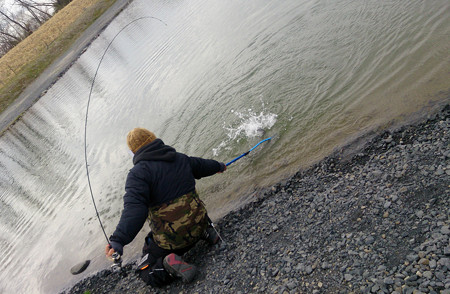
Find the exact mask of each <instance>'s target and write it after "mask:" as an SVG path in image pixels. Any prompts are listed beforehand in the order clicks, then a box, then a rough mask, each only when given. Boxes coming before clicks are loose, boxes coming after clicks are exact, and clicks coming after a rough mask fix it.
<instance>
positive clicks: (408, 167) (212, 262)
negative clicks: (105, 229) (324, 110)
mask: <svg viewBox="0 0 450 294" xmlns="http://www.w3.org/2000/svg"><path fill="white" fill-rule="evenodd" d="M449 139H450V106H449V105H447V106H445V107H444V108H443V109H442V110H441V111H440V112H439V113H437V114H436V115H434V116H433V117H429V118H428V119H426V120H425V121H422V122H419V123H415V124H413V125H407V126H403V127H400V128H399V129H396V130H393V131H385V132H383V133H381V134H379V135H377V136H376V137H374V138H373V139H372V140H371V141H370V142H368V144H366V145H365V146H366V147H364V148H363V149H362V150H360V151H359V152H358V153H357V154H355V155H353V156H352V157H351V158H349V159H345V160H344V159H342V158H341V157H342V151H336V152H335V153H334V154H333V155H331V156H330V157H327V158H325V159H324V160H322V161H321V162H319V163H317V164H315V165H314V166H312V167H310V168H309V169H307V170H304V171H303V170H302V171H299V172H298V173H297V174H295V175H294V176H293V177H291V178H290V179H288V180H287V181H286V182H284V183H280V184H277V185H275V186H273V187H271V188H269V189H267V190H266V191H265V192H262V193H261V194H260V195H258V198H257V199H256V200H255V201H254V202H252V203H250V204H248V205H246V206H245V207H243V208H241V209H239V210H238V211H234V212H231V213H229V214H228V215H226V216H225V217H224V218H223V219H221V220H220V221H219V222H218V224H217V227H218V230H219V231H220V234H221V236H222V237H223V239H224V240H225V242H224V243H222V244H221V245H220V246H215V247H211V246H207V245H206V244H204V243H203V241H202V242H199V243H198V245H197V246H196V247H195V248H194V249H192V250H191V251H190V252H188V253H187V254H186V255H185V259H186V260H187V261H188V262H191V263H193V264H195V265H197V266H198V268H199V274H198V277H197V279H196V280H195V281H194V282H193V283H191V284H183V283H182V282H181V281H176V282H174V283H172V284H171V285H168V286H166V287H163V288H158V289H154V288H151V287H148V286H146V285H145V284H144V283H143V282H141V281H140V280H139V279H138V278H137V276H136V275H135V274H134V273H133V269H132V265H127V266H125V267H124V272H125V273H126V274H127V275H126V276H125V275H123V274H119V273H111V272H110V271H109V270H104V271H101V272H99V273H97V274H95V275H93V276H91V277H89V278H87V279H85V280H83V281H80V282H79V283H78V284H76V285H75V286H73V287H72V288H71V289H68V290H66V291H64V292H63V293H67V294H68V293H408V294H409V293H415V294H418V293H442V294H444V293H445V294H450V239H449V237H450V228H449V225H450V197H449V196H450V193H449V191H450V181H449V179H450V162H449V157H450V146H449V142H450V140H449Z"/></svg>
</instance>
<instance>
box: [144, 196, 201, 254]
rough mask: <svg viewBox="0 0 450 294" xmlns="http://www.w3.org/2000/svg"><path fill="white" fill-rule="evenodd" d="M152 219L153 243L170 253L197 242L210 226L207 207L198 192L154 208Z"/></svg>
mask: <svg viewBox="0 0 450 294" xmlns="http://www.w3.org/2000/svg"><path fill="white" fill-rule="evenodd" d="M149 220H150V227H151V230H152V233H153V240H154V241H155V243H156V244H157V245H158V246H159V247H161V248H163V249H168V250H176V249H181V248H185V247H188V246H190V245H192V244H194V243H196V242H197V241H198V240H199V239H200V237H201V235H202V234H203V232H204V231H205V229H206V227H207V226H208V216H207V214H206V208H205V205H204V204H203V202H202V201H201V200H200V198H199V197H198V194H197V192H195V191H194V192H190V193H187V194H185V195H182V196H180V197H178V198H176V199H174V200H172V201H170V202H168V203H164V204H162V205H158V206H154V207H151V208H150V209H149Z"/></svg>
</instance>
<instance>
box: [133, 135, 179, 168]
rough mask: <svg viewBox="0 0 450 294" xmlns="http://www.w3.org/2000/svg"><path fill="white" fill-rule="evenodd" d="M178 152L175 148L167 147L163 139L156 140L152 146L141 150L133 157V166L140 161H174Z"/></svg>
mask: <svg viewBox="0 0 450 294" xmlns="http://www.w3.org/2000/svg"><path fill="white" fill-rule="evenodd" d="M175 157H176V150H175V148H173V147H170V146H168V145H165V144H164V142H163V141H162V140H161V139H156V140H154V141H153V142H151V143H150V144H147V145H145V146H144V147H142V148H141V149H139V150H138V151H137V152H136V154H135V155H134V157H133V164H134V165H136V164H137V163H138V162H139V161H144V160H147V161H174V160H175Z"/></svg>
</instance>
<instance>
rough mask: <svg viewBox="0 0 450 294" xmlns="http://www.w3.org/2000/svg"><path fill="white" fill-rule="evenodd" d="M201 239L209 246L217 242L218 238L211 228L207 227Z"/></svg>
mask: <svg viewBox="0 0 450 294" xmlns="http://www.w3.org/2000/svg"><path fill="white" fill-rule="evenodd" d="M203 239H204V240H206V242H208V243H209V244H211V245H215V244H217V243H218V242H219V240H220V237H219V234H217V232H216V230H214V228H213V227H207V228H206V230H205V232H204V233H203Z"/></svg>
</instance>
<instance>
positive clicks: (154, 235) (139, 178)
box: [106, 128, 226, 286]
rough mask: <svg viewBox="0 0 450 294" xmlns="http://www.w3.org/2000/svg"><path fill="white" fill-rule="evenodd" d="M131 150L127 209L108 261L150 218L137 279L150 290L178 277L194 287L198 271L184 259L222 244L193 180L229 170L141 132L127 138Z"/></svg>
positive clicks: (131, 133) (133, 133)
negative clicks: (205, 245)
mask: <svg viewBox="0 0 450 294" xmlns="http://www.w3.org/2000/svg"><path fill="white" fill-rule="evenodd" d="M127 144H128V147H129V148H130V150H131V151H132V152H133V153H134V157H133V164H134V166H133V168H132V169H131V170H130V171H129V173H128V176H127V180H126V185H125V192H126V193H125V195H124V197H123V199H124V209H123V211H122V215H121V217H120V221H119V224H118V225H117V227H116V230H115V231H114V233H113V234H112V235H111V237H110V245H109V244H108V245H107V246H106V255H107V256H108V257H111V256H112V254H113V253H114V252H117V253H119V254H120V255H122V254H123V247H124V246H125V245H127V244H129V243H130V242H131V241H132V240H133V239H134V238H135V237H136V235H137V234H138V233H139V231H140V230H141V228H142V226H143V225H144V223H145V220H146V219H147V218H148V219H149V222H150V228H151V232H150V233H149V234H148V235H147V237H146V238H145V244H144V248H143V249H142V252H143V257H142V259H141V261H140V263H139V266H138V267H139V269H138V273H139V276H140V277H141V278H142V279H143V280H144V281H145V282H146V283H147V284H149V285H152V286H163V285H165V284H167V283H169V282H171V281H172V280H173V279H174V277H177V278H182V279H183V281H185V282H191V281H192V280H193V279H194V277H195V273H196V268H195V266H193V265H190V264H188V263H186V262H185V261H183V260H182V258H181V256H182V255H183V254H184V253H186V252H187V251H189V249H191V248H192V247H193V246H194V245H195V243H197V241H199V240H200V239H205V240H207V241H208V242H209V243H211V244H215V243H217V242H218V240H219V236H218V235H217V233H216V232H215V230H214V229H213V228H212V227H211V225H210V220H209V217H208V215H207V211H206V208H205V205H204V204H203V202H202V201H201V200H200V198H199V196H198V194H197V192H196V189H195V180H196V179H200V178H202V177H207V176H211V175H214V174H216V173H221V172H223V171H225V170H226V166H225V164H224V163H222V162H218V161H215V160H212V159H203V158H198V157H190V156H187V155H185V154H182V153H179V152H176V150H175V149H174V148H173V147H171V146H168V145H165V144H164V142H163V141H162V140H161V139H158V138H156V136H155V135H154V134H153V133H152V132H150V131H148V130H146V129H142V128H135V129H133V130H131V131H130V132H129V133H128V136H127Z"/></svg>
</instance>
